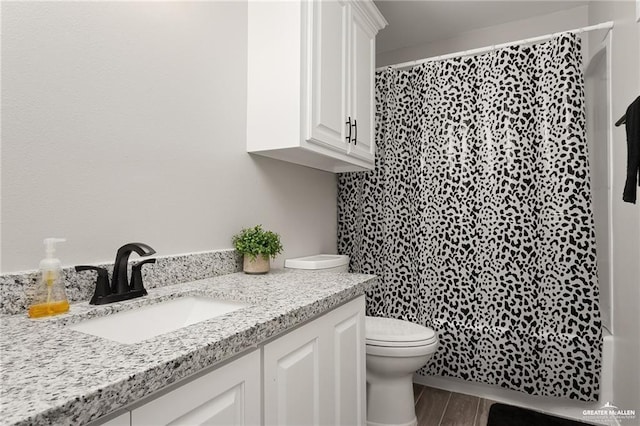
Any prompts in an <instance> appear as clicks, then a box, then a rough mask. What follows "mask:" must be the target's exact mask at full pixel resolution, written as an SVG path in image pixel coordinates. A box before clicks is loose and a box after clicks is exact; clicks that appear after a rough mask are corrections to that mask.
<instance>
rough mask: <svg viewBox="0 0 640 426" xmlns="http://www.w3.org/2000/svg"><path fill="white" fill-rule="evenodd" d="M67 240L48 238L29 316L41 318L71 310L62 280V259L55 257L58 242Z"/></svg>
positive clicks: (45, 242) (45, 241)
mask: <svg viewBox="0 0 640 426" xmlns="http://www.w3.org/2000/svg"><path fill="white" fill-rule="evenodd" d="M64 241H66V240H65V239H63V238H46V239H45V240H44V245H45V247H46V257H45V258H44V259H42V261H40V276H39V278H38V282H37V283H36V288H35V289H34V292H33V296H32V301H31V305H30V306H29V312H28V314H29V317H30V318H40V317H46V316H50V315H57V314H62V313H65V312H67V311H68V310H69V301H68V300H67V293H66V292H65V291H64V281H63V280H62V265H61V263H60V259H57V258H55V257H54V254H55V251H56V246H55V245H56V243H61V242H64Z"/></svg>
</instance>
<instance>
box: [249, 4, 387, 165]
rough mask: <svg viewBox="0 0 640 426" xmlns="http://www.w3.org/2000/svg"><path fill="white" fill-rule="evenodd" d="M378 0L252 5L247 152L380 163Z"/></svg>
mask: <svg viewBox="0 0 640 426" xmlns="http://www.w3.org/2000/svg"><path fill="white" fill-rule="evenodd" d="M386 24H387V22H386V21H385V19H384V17H383V16H382V15H381V14H380V12H379V11H378V9H377V8H376V6H375V5H374V4H373V2H372V1H362V0H357V1H341V0H324V1H323V0H319V1H299V2H297V1H292V2H282V1H276V2H270V1H251V2H249V3H248V27H249V31H248V52H249V53H248V70H249V71H248V86H247V90H248V93H247V99H248V102H247V151H248V152H251V153H255V154H260V155H264V156H267V157H272V158H276V159H279V160H284V161H289V162H292V163H297V164H302V165H305V166H309V167H314V168H317V169H321V170H326V171H330V172H334V173H339V172H346V171H360V170H367V169H373V166H374V159H375V158H374V157H375V144H374V140H373V137H374V128H373V126H374V119H373V117H374V92H373V91H374V72H375V36H376V34H377V32H378V31H379V30H380V29H382V28H384V27H385V26H386Z"/></svg>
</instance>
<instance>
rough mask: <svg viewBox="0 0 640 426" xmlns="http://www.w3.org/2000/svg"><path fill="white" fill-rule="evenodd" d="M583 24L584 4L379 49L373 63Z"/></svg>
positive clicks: (422, 56) (584, 21)
mask: <svg viewBox="0 0 640 426" xmlns="http://www.w3.org/2000/svg"><path fill="white" fill-rule="evenodd" d="M586 23H587V6H580V7H574V8H572V9H568V10H562V11H559V12H555V13H550V14H546V15H541V16H534V17H532V18H528V19H522V20H519V21H513V22H508V23H506V24H501V25H495V26H491V27H486V28H482V29H479V30H474V31H469V32H465V33H462V34H460V35H458V36H456V37H453V38H448V39H444V40H438V41H434V42H432V43H427V44H422V45H419V46H411V47H406V48H402V49H397V50H392V51H388V52H380V53H378V54H377V55H376V66H378V67H381V66H384V65H391V64H397V63H401V62H406V61H413V60H416V59H422V58H428V57H431V56H437V55H444V54H447V53H453V52H459V51H461V50H469V49H475V48H478V47H484V46H491V45H492V44H500V43H507V42H510V41H514V40H520V39H523V38H529V37H536V36H539V35H544V34H548V33H553V32H558V31H563V30H570V29H573V28H579V27H583V26H585V25H586Z"/></svg>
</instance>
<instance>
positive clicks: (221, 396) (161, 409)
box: [131, 350, 261, 426]
mask: <svg viewBox="0 0 640 426" xmlns="http://www.w3.org/2000/svg"><path fill="white" fill-rule="evenodd" d="M260 391H261V386H260V351H259V350H254V351H253V352H251V353H249V354H247V355H244V356H243V357H241V358H239V359H237V360H235V361H233V362H231V363H229V364H226V365H223V366H222V367H220V368H217V369H215V370H213V371H211V372H210V373H207V374H205V375H203V376H202V377H199V378H197V379H195V380H193V381H191V382H189V383H187V384H185V385H184V386H181V387H179V388H177V389H175V390H173V391H170V392H168V393H166V394H164V395H162V396H160V397H158V398H156V399H154V400H152V401H151V402H148V403H147V404H144V405H142V406H141V407H139V408H136V409H134V410H132V411H131V426H138V425H140V426H142V425H154V426H159V425H169V424H171V425H190V426H195V425H205V424H206V425H228V426H240V425H247V426H249V425H258V424H260V411H261V407H260V395H261V394H260Z"/></svg>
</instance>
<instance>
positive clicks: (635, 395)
mask: <svg viewBox="0 0 640 426" xmlns="http://www.w3.org/2000/svg"><path fill="white" fill-rule="evenodd" d="M608 20H613V21H614V22H615V27H614V29H613V33H612V52H611V60H612V64H611V66H612V75H611V84H612V87H611V89H612V98H611V102H612V105H613V120H614V121H616V120H617V119H618V118H620V117H621V116H622V115H623V114H624V113H625V111H626V109H627V106H628V105H629V104H630V103H631V102H632V101H633V100H634V99H635V98H636V97H637V96H638V94H640V24H636V23H635V5H634V2H633V1H603V2H594V3H592V4H590V5H589V23H591V24H596V23H599V22H603V21H608ZM590 37H591V38H592V40H591V41H590V43H589V45H590V47H591V50H592V52H593V51H595V50H596V48H597V45H598V43H599V42H600V40H601V36H598V35H597V34H592V35H591V36H590ZM611 148H612V151H611V153H612V156H611V159H610V168H611V170H612V194H613V200H612V206H611V208H612V209H611V210H612V235H611V237H612V239H611V242H612V245H611V248H612V255H613V256H612V257H613V265H612V266H613V268H612V269H613V274H612V277H613V328H614V378H613V384H614V398H615V400H614V401H612V402H613V403H614V404H615V405H617V406H618V407H619V408H621V409H627V410H636V413H639V412H640V411H639V410H640V373H639V366H638V360H640V309H638V306H640V261H639V259H640V203H638V204H635V205H634V204H629V203H624V202H622V190H623V188H624V179H625V176H626V155H627V148H626V135H625V131H624V126H623V127H616V128H614V130H613V141H612V146H611ZM637 415H638V414H637ZM636 421H638V418H636Z"/></svg>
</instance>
